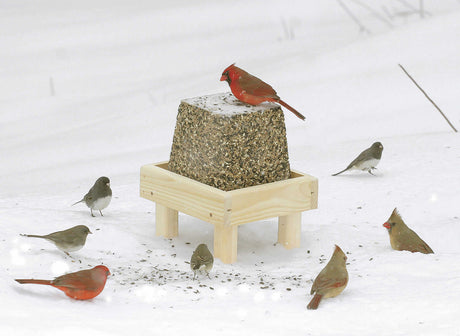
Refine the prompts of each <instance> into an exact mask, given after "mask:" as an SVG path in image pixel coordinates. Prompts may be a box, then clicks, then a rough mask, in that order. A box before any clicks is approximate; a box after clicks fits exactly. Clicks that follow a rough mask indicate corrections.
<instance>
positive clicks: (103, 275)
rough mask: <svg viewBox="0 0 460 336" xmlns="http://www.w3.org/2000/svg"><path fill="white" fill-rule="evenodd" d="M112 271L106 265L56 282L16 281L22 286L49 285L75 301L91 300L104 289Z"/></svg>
mask: <svg viewBox="0 0 460 336" xmlns="http://www.w3.org/2000/svg"><path fill="white" fill-rule="evenodd" d="M109 275H110V271H109V269H108V268H107V267H105V266H104V265H99V266H96V267H94V268H92V269H88V270H83V271H78V272H75V273H68V274H64V275H61V276H58V277H57V278H55V279H54V280H35V279H15V280H16V281H17V282H19V283H20V284H38V285H48V286H53V287H55V288H57V289H60V290H61V291H63V292H64V293H65V295H67V296H68V297H70V298H72V299H75V300H89V299H92V298H94V297H96V296H98V295H99V294H100V293H101V292H102V290H103V289H104V286H105V282H106V281H107V276H109Z"/></svg>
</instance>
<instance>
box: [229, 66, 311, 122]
mask: <svg viewBox="0 0 460 336" xmlns="http://www.w3.org/2000/svg"><path fill="white" fill-rule="evenodd" d="M220 80H221V81H227V82H228V85H230V89H231V90H232V93H233V95H234V96H235V97H236V98H237V99H239V100H241V101H242V102H244V103H248V104H250V105H259V104H261V103H263V102H266V101H268V102H274V103H278V104H280V105H282V106H284V107H285V108H287V109H288V110H289V111H291V112H292V113H294V114H295V115H296V116H297V117H299V118H300V119H302V120H305V117H304V116H303V115H302V114H300V113H299V112H298V111H297V110H295V109H294V108H293V107H291V106H289V105H288V104H286V103H285V102H284V101H282V100H281V99H280V97H279V96H278V95H277V94H276V91H275V90H274V89H273V88H272V87H271V86H270V85H269V84H267V83H265V82H264V81H262V80H260V79H259V78H257V77H255V76H253V75H251V74H249V73H247V72H246V71H244V70H243V69H240V68H238V67H236V66H235V64H232V65H230V66H229V67H228V68H227V69H225V70H224V72H223V73H222V77H220Z"/></svg>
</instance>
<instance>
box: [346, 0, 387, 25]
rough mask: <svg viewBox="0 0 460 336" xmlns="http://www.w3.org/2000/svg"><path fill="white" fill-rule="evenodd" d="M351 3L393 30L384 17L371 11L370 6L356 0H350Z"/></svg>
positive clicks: (373, 10)
mask: <svg viewBox="0 0 460 336" xmlns="http://www.w3.org/2000/svg"><path fill="white" fill-rule="evenodd" d="M351 1H353V2H354V3H355V4H357V5H359V6H361V7H363V8H365V9H366V10H368V11H369V12H370V13H371V14H373V15H374V16H375V17H376V18H377V19H379V20H380V21H382V22H384V23H385V24H387V25H388V26H389V27H390V28H393V27H394V26H393V24H392V23H391V22H390V21H388V20H387V19H386V18H385V17H383V16H382V15H380V13H379V12H377V11H376V10H375V9H373V8H372V7H371V6H368V5H367V4H364V3H362V2H361V1H358V0H351Z"/></svg>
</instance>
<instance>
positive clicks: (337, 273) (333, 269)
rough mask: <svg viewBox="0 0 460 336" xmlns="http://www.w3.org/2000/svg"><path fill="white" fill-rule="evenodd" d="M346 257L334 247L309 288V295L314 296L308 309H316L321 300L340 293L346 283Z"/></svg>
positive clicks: (338, 248)
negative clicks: (329, 258) (330, 255)
mask: <svg viewBox="0 0 460 336" xmlns="http://www.w3.org/2000/svg"><path fill="white" fill-rule="evenodd" d="M346 262H347V256H346V255H345V253H343V251H342V250H341V249H340V247H338V246H337V245H335V250H334V253H333V254H332V257H331V260H329V262H328V263H327V265H326V266H325V267H324V268H323V269H322V271H321V272H320V273H319V274H318V276H317V277H316V279H315V281H314V282H313V285H312V286H311V291H310V295H312V294H315V296H314V297H313V299H311V301H310V303H309V304H308V306H307V308H308V309H317V308H318V305H319V303H320V302H321V300H322V299H323V298H324V299H327V298H331V297H335V296H337V295H339V294H340V293H342V291H343V290H344V289H345V287H346V286H347V283H348V272H347V266H346Z"/></svg>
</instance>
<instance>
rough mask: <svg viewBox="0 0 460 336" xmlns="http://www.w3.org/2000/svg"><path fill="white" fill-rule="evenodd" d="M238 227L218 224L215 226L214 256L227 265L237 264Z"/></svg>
mask: <svg viewBox="0 0 460 336" xmlns="http://www.w3.org/2000/svg"><path fill="white" fill-rule="evenodd" d="M237 242H238V226H236V225H223V224H217V225H215V226H214V256H215V257H216V258H219V259H220V260H221V261H222V262H223V263H225V264H232V263H234V262H236V256H237Z"/></svg>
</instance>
